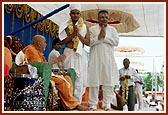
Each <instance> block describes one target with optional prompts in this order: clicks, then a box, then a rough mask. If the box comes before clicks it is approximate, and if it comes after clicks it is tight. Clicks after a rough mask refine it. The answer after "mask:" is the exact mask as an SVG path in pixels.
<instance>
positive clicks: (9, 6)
mask: <svg viewBox="0 0 168 115" xmlns="http://www.w3.org/2000/svg"><path fill="white" fill-rule="evenodd" d="M14 7H15V6H14V5H13V4H5V10H6V13H8V14H10V13H11V12H12V10H13V9H14Z"/></svg>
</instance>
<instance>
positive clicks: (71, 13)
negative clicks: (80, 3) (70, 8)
mask: <svg viewBox="0 0 168 115" xmlns="http://www.w3.org/2000/svg"><path fill="white" fill-rule="evenodd" d="M71 14H73V15H75V14H77V15H79V14H80V13H79V12H71Z"/></svg>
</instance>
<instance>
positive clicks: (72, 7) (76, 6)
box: [70, 4, 81, 11]
mask: <svg viewBox="0 0 168 115" xmlns="http://www.w3.org/2000/svg"><path fill="white" fill-rule="evenodd" d="M75 9H76V10H79V11H81V5H80V4H70V11H72V10H75Z"/></svg>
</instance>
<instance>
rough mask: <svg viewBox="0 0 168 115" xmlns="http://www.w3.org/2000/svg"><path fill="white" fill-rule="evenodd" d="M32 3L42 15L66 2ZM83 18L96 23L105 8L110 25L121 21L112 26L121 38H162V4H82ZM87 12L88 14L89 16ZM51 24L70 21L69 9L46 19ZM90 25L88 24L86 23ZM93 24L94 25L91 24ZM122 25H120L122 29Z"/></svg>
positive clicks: (163, 22)
mask: <svg viewBox="0 0 168 115" xmlns="http://www.w3.org/2000/svg"><path fill="white" fill-rule="evenodd" d="M60 3H61V2H59V3H57V2H53V3H52V2H48V3H33V4H28V5H29V6H31V7H32V8H34V9H35V10H37V11H38V12H39V13H41V14H42V15H43V16H45V15H46V14H48V13H50V12H52V11H53V10H55V9H58V8H60V7H61V6H64V5H65V4H68V3H63V2H62V3H61V4H60ZM81 5H82V16H83V18H84V19H85V20H88V19H89V20H90V18H92V19H91V20H92V21H95V20H96V17H95V16H96V15H97V12H98V10H100V9H107V10H108V11H110V13H111V15H110V19H111V22H120V23H118V24H116V23H112V24H111V25H112V26H114V27H116V28H117V29H118V32H119V35H120V36H159V37H162V36H164V29H165V25H166V24H165V15H164V14H165V8H166V4H165V3H164V2H158V3H139V4H137V3H131V4H128V3H127V4H126V3H122V2H121V3H115V2H113V3H112V2H109V3H107V2H105V3H103V4H102V2H101V3H99V2H97V4H95V3H94V4H93V3H87V2H84V3H81ZM89 13H90V14H89ZM49 19H51V20H52V21H53V22H55V23H56V24H58V25H60V24H61V23H62V22H65V21H67V20H68V19H69V8H66V9H64V10H62V11H60V12H58V13H57V14H55V15H53V16H51V17H49ZM89 23H90V22H89ZM92 24H93V23H92ZM121 25H122V26H121Z"/></svg>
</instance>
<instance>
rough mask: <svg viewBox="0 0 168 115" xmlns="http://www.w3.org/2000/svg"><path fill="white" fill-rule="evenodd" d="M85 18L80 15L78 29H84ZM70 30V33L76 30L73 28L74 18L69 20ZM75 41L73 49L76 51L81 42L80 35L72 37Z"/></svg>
mask: <svg viewBox="0 0 168 115" xmlns="http://www.w3.org/2000/svg"><path fill="white" fill-rule="evenodd" d="M83 23H84V22H83V19H82V18H81V17H80V18H79V20H78V25H77V28H78V30H79V31H80V30H81V29H82V26H83ZM68 28H69V32H70V34H72V33H73V32H74V30H73V22H72V19H70V20H69V27H68ZM72 41H73V49H74V51H76V49H77V47H78V43H79V37H77V36H76V37H75V38H73V39H72Z"/></svg>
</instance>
